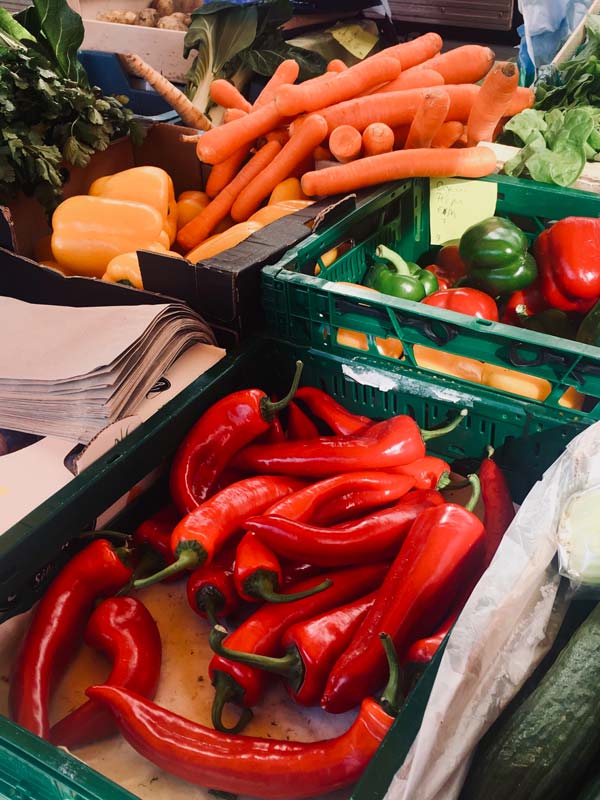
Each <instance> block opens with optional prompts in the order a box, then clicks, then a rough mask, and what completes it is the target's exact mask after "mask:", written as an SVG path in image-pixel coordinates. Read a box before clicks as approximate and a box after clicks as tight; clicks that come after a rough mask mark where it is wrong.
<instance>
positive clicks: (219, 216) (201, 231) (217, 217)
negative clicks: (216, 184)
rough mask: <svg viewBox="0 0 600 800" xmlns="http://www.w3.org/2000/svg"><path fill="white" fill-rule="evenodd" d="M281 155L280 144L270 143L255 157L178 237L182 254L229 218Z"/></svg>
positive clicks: (185, 226) (184, 227)
mask: <svg viewBox="0 0 600 800" xmlns="http://www.w3.org/2000/svg"><path fill="white" fill-rule="evenodd" d="M280 151H281V145H280V144H279V142H267V144H266V145H265V146H264V147H261V149H260V150H259V151H258V152H257V153H255V155H254V156H253V157H252V158H251V159H250V161H249V162H248V163H247V164H246V165H245V166H244V167H243V168H242V169H241V170H240V172H238V174H237V175H236V176H235V178H234V179H233V180H232V181H231V183H229V184H228V185H227V186H226V187H225V188H224V189H223V191H222V192H219V194H218V195H217V196H216V197H215V199H214V200H213V201H212V202H211V203H209V204H208V205H207V206H206V208H204V209H203V210H202V211H201V212H200V213H199V214H198V215H197V216H196V217H194V219H193V220H191V222H188V224H187V225H184V226H183V228H182V229H181V230H180V231H179V232H178V234H177V243H178V244H179V246H180V247H181V248H182V249H183V250H186V251H187V250H191V249H192V248H195V247H196V246H197V245H198V244H200V242H203V241H204V239H206V237H207V236H208V235H209V234H210V233H211V231H213V230H214V228H216V226H217V225H218V224H219V222H221V220H223V219H225V218H226V217H227V215H228V214H229V212H230V210H231V207H232V206H233V204H234V202H235V201H236V198H237V197H238V195H239V194H240V192H242V191H243V190H244V189H245V188H246V186H248V184H250V183H251V182H252V181H253V180H254V179H255V178H256V177H257V176H258V175H260V173H261V172H262V171H263V170H264V169H265V167H267V166H268V165H269V164H270V163H271V162H272V161H273V159H274V158H275V157H276V156H277V154H278V153H279V152H280Z"/></svg>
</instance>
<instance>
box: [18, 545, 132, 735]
mask: <svg viewBox="0 0 600 800" xmlns="http://www.w3.org/2000/svg"><path fill="white" fill-rule="evenodd" d="M122 552H123V551H121V553H122ZM131 575H132V572H131V570H130V569H129V567H126V566H125V564H124V563H123V562H122V561H121V559H120V557H119V551H117V550H113V548H112V547H111V545H110V543H109V542H108V541H107V540H106V539H97V540H96V541H94V542H92V544H90V545H88V547H86V548H85V549H84V550H82V551H81V552H80V553H78V554H77V555H76V556H74V558H72V559H71V561H69V563H68V564H67V565H66V566H65V567H64V568H63V569H62V570H61V571H60V572H59V574H58V575H57V576H56V578H55V579H54V580H53V581H52V583H51V584H50V586H49V587H48V590H47V591H46V593H45V594H44V596H43V597H42V599H41V600H40V602H39V604H38V606H37V608H36V610H35V612H34V615H33V619H32V621H31V624H30V626H29V630H28V631H27V634H26V636H25V639H24V641H23V644H22V646H21V650H20V652H19V655H18V657H17V661H16V664H15V667H14V669H13V675H12V679H11V681H10V696H9V702H10V710H11V717H12V719H13V720H14V721H15V722H16V723H17V724H18V725H21V727H23V728H27V730H29V731H31V732H32V733H35V734H36V735H37V736H41V737H42V739H47V738H48V734H49V731H50V725H49V721H48V703H49V700H50V695H51V692H52V690H53V688H54V685H55V682H56V681H57V680H58V678H59V677H60V675H61V674H62V673H63V671H64V669H65V666H66V665H67V663H68V662H69V661H70V659H71V657H72V656H73V655H74V653H75V650H76V648H77V645H78V644H79V642H80V641H81V637H82V635H83V631H84V629H85V625H86V623H87V621H88V618H89V616H90V614H91V612H92V609H93V606H94V603H95V601H96V600H97V599H98V598H99V597H105V596H107V595H111V594H114V593H115V592H118V591H119V590H120V589H122V588H123V587H124V586H125V585H126V584H127V583H128V581H129V580H130V579H131Z"/></svg>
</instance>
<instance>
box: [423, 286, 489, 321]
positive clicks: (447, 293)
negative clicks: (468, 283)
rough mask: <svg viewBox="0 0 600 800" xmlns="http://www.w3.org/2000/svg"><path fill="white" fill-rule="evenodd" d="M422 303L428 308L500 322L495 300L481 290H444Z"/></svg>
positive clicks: (425, 298) (431, 295)
mask: <svg viewBox="0 0 600 800" xmlns="http://www.w3.org/2000/svg"><path fill="white" fill-rule="evenodd" d="M421 302H422V303H425V305H427V306H435V307H436V308H446V309H448V311H458V312H459V313H460V314H468V315H469V316H470V317H479V318H480V319H489V320H491V321H492V322H498V306H497V305H496V302H495V301H494V298H493V297H490V296H489V294H486V293H485V292H481V291H480V290H479V289H443V290H441V291H438V292H433V294H430V295H427V297H424V298H423V299H422V300H421Z"/></svg>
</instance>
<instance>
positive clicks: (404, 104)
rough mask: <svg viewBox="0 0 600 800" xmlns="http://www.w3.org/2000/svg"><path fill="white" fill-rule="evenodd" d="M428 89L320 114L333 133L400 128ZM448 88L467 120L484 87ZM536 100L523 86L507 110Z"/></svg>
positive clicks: (457, 112)
mask: <svg viewBox="0 0 600 800" xmlns="http://www.w3.org/2000/svg"><path fill="white" fill-rule="evenodd" d="M374 57H375V56H374ZM428 91H429V90H428V89H405V90H404V91H401V92H387V93H384V94H372V95H367V96H366V97H357V98H355V99H354V100H346V101H344V102H343V103H337V104H336V105H333V106H329V107H328V108H322V109H321V110H320V111H319V114H320V115H321V116H322V117H324V118H325V120H326V121H327V125H328V129H329V131H330V132H331V131H332V130H333V129H334V128H337V126H338V125H352V127H354V128H356V129H357V130H359V131H364V129H365V128H366V127H367V125H370V124H371V123H372V122H385V123H386V125H389V126H390V127H391V128H396V127H398V126H399V125H408V124H410V123H411V122H412V120H413V117H414V116H415V114H416V112H417V109H418V107H419V105H420V104H421V101H422V99H423V96H424V95H425V94H426V93H427V92H428ZM444 91H445V92H447V93H448V96H449V97H450V109H449V111H448V116H447V118H446V119H447V120H458V121H459V122H466V121H467V120H468V118H469V114H470V113H471V107H472V105H473V102H474V101H475V98H476V97H477V96H478V94H479V92H480V87H479V86H475V85H474V84H458V85H444ZM533 100H534V95H533V92H532V91H531V89H529V88H527V87H525V86H519V88H518V89H517V91H516V93H515V95H514V97H513V99H512V101H511V103H510V105H509V107H508V109H507V111H506V112H505V113H506V116H514V114H518V113H519V111H523V109H525V108H531V106H532V105H533ZM295 126H296V123H293V124H292V132H293V131H294V130H295ZM209 135H210V136H212V131H209V133H206V134H204V136H203V137H202V138H203V139H205V138H206V137H207V136H209Z"/></svg>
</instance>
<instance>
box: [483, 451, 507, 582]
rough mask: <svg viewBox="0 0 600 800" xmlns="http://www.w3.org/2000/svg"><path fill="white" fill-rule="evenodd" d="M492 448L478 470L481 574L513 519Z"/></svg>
mask: <svg viewBox="0 0 600 800" xmlns="http://www.w3.org/2000/svg"><path fill="white" fill-rule="evenodd" d="M493 454H494V448H493V447H489V448H488V457H487V458H485V459H484V460H483V462H482V463H481V467H480V469H479V480H480V481H481V496H482V498H483V507H484V509H485V517H484V521H483V524H484V526H485V539H484V545H485V555H484V567H483V570H482V572H483V571H484V570H485V569H487V567H488V566H489V565H490V564H491V561H492V559H493V558H494V555H495V553H496V550H497V549H498V547H499V545H500V542H501V541H502V538H503V536H504V534H505V533H506V531H507V529H508V526H509V525H510V523H511V522H512V521H513V519H514V517H515V507H514V505H513V501H512V498H511V496H510V490H509V488H508V484H507V482H506V478H505V477H504V473H503V472H502V470H501V469H500V467H499V466H498V465H497V464H496V462H495V461H493V460H492V456H493Z"/></svg>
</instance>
